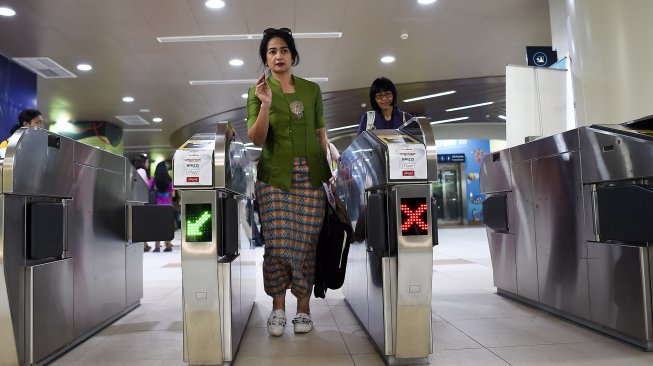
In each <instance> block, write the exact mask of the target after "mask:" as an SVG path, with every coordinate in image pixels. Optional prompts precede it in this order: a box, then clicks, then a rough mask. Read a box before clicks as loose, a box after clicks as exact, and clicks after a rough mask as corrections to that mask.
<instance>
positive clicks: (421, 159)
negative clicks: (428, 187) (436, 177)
mask: <svg viewBox="0 0 653 366" xmlns="http://www.w3.org/2000/svg"><path fill="white" fill-rule="evenodd" d="M388 163H389V168H390V179H426V147H425V146H424V145H422V144H416V143H396V144H388Z"/></svg>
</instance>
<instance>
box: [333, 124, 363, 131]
mask: <svg viewBox="0 0 653 366" xmlns="http://www.w3.org/2000/svg"><path fill="white" fill-rule="evenodd" d="M354 127H358V125H349V126H343V127H336V128H330V129H328V130H327V132H331V131H340V130H346V129H348V128H354Z"/></svg>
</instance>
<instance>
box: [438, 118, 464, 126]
mask: <svg viewBox="0 0 653 366" xmlns="http://www.w3.org/2000/svg"><path fill="white" fill-rule="evenodd" d="M466 119H469V117H458V118H450V119H442V120H439V121H433V122H431V124H432V125H439V124H440V123H447V122H455V121H463V120H466Z"/></svg>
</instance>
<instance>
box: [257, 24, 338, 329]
mask: <svg viewBox="0 0 653 366" xmlns="http://www.w3.org/2000/svg"><path fill="white" fill-rule="evenodd" d="M259 56H260V57H261V62H262V63H263V67H264V70H266V69H268V68H269V70H270V72H271V75H270V76H269V77H267V78H266V77H265V73H264V74H263V75H261V77H259V78H258V80H257V81H256V84H255V85H254V86H252V87H251V88H250V89H249V94H248V98H247V114H248V118H247V128H248V131H247V134H248V136H249V137H250V139H251V140H252V142H253V143H254V144H255V145H257V146H263V149H262V151H261V157H260V159H259V163H258V172H257V181H256V195H257V199H258V200H259V208H260V216H259V217H260V219H261V231H262V234H263V237H264V238H265V252H264V256H263V283H264V288H265V292H266V293H267V294H268V295H269V296H271V297H272V305H273V306H272V312H271V314H270V317H269V318H268V323H267V329H268V332H269V333H270V334H272V335H274V336H281V335H283V332H284V326H285V324H286V315H285V296H286V290H287V289H290V291H291V293H292V294H293V295H294V296H295V297H296V298H297V315H296V317H295V318H294V319H293V324H294V331H295V333H307V332H310V331H311V330H312V329H313V322H312V320H311V316H310V304H309V301H310V298H311V291H312V288H313V282H314V276H315V275H314V273H315V250H316V247H317V240H318V236H319V233H320V229H321V226H322V219H323V216H324V212H325V192H324V190H323V188H322V182H325V181H327V180H328V179H329V177H330V176H331V172H330V170H329V167H328V165H327V163H326V155H325V147H326V145H327V143H328V141H327V137H326V132H325V129H324V119H323V116H322V94H321V91H320V87H319V86H318V85H317V84H315V83H313V82H310V81H308V80H305V79H302V78H299V77H297V76H294V75H293V74H292V67H293V66H295V65H297V64H298V63H299V54H298V52H297V48H296V47H295V40H294V39H293V36H292V33H291V31H290V29H288V28H280V29H274V28H270V29H266V30H265V31H264V32H263V39H262V40H261V44H260V47H259Z"/></svg>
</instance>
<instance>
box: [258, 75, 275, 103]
mask: <svg viewBox="0 0 653 366" xmlns="http://www.w3.org/2000/svg"><path fill="white" fill-rule="evenodd" d="M255 92H256V96H257V97H258V99H259V100H260V101H261V103H264V104H270V102H272V90H271V89H270V86H269V85H268V82H267V80H265V74H262V75H261V76H260V77H259V78H258V79H257V80H256V89H255Z"/></svg>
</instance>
